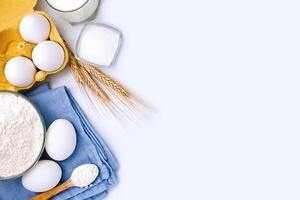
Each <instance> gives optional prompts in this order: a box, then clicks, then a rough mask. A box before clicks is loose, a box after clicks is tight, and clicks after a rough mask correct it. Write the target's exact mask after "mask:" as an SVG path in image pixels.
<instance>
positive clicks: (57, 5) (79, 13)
mask: <svg viewBox="0 0 300 200" xmlns="http://www.w3.org/2000/svg"><path fill="white" fill-rule="evenodd" d="M46 1H47V3H48V4H49V5H50V7H52V8H53V9H54V10H55V12H56V13H57V14H58V15H60V16H61V17H62V18H64V19H65V20H67V21H68V22H70V23H80V22H84V21H86V20H88V19H90V18H92V16H93V15H94V14H95V12H96V10H97V8H98V6H99V3H100V0H63V1H62V0H46Z"/></svg>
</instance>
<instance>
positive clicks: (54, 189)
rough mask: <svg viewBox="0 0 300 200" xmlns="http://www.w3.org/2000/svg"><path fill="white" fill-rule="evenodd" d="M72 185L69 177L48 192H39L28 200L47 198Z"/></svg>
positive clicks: (43, 199)
mask: <svg viewBox="0 0 300 200" xmlns="http://www.w3.org/2000/svg"><path fill="white" fill-rule="evenodd" d="M72 186H74V185H73V182H72V180H71V179H69V180H67V181H66V182H64V183H63V184H61V185H59V186H57V187H55V188H53V189H51V190H49V191H48V192H44V193H41V194H39V195H36V196H34V197H32V198H30V200H47V199H50V198H51V197H53V196H55V195H57V194H59V193H61V192H63V191H65V190H67V189H68V188H70V187H72Z"/></svg>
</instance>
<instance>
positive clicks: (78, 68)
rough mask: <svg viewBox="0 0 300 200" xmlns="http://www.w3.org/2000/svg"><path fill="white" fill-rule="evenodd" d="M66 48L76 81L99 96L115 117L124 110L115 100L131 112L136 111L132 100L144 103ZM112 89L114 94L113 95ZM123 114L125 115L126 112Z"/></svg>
mask: <svg viewBox="0 0 300 200" xmlns="http://www.w3.org/2000/svg"><path fill="white" fill-rule="evenodd" d="M67 49H68V52H69V57H70V67H71V70H72V72H73V74H74V76H75V79H76V81H77V82H78V83H79V84H80V85H82V86H83V88H84V89H85V88H88V89H89V90H90V91H91V92H92V93H94V94H95V95H96V96H97V97H99V98H100V99H101V102H102V103H104V105H105V106H106V107H107V108H108V109H109V110H110V111H111V113H112V114H113V115H114V116H115V117H117V118H118V115H117V113H119V112H124V110H123V109H122V108H120V107H119V106H118V104H117V103H116V102H114V101H116V100H117V101H119V102H120V103H122V105H123V106H125V108H127V109H126V110H127V112H128V111H130V112H132V113H136V111H137V110H136V109H137V108H135V106H134V103H133V102H132V100H135V102H139V103H140V104H142V105H146V104H144V103H143V101H140V100H139V99H138V98H136V97H135V96H134V95H133V94H132V93H131V92H129V91H128V90H127V89H126V88H125V87H124V86H122V85H121V84H120V83H119V82H117V81H116V80H114V79H113V78H112V77H110V76H109V75H107V74H105V73H104V72H102V71H101V70H100V69H98V68H96V67H95V66H92V65H89V64H87V63H84V62H82V61H80V60H78V59H76V57H75V56H74V54H73V52H72V51H71V49H70V47H69V46H67ZM112 91H113V93H114V94H115V95H113V93H112ZM110 95H112V96H110ZM111 97H114V98H111ZM123 114H125V115H126V116H127V113H126V112H125V113H123Z"/></svg>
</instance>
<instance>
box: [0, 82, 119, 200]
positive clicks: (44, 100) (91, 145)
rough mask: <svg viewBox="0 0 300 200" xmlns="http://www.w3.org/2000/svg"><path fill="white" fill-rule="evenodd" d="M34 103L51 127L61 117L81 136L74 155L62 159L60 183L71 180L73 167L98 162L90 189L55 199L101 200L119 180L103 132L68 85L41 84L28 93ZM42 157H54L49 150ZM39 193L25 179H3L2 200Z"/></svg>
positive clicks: (75, 190) (73, 190) (68, 192)
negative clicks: (97, 169) (81, 105)
mask: <svg viewBox="0 0 300 200" xmlns="http://www.w3.org/2000/svg"><path fill="white" fill-rule="evenodd" d="M27 95H28V97H29V98H30V100H31V101H32V103H34V104H35V105H36V106H37V108H38V109H39V110H40V112H41V114H42V116H43V117H44V120H45V124H46V126H47V127H49V126H50V124H51V123H52V122H54V121H55V120H57V119H66V120H68V121H70V122H71V123H72V124H73V126H74V128H75V130H76V135H77V144H76V148H75V151H74V152H73V154H72V155H71V156H70V157H68V158H67V159H66V160H63V161H58V162H57V163H58V164H59V165H60V167H61V169H62V178H61V180H60V183H63V182H65V181H66V180H68V179H69V178H70V176H71V174H72V171H73V169H75V168H76V167H78V166H79V165H82V164H88V163H91V164H95V165H97V167H98V168H99V172H100V173H99V176H98V177H97V179H96V180H95V181H94V182H93V184H92V186H90V187H88V188H77V187H73V188H70V189H68V190H66V191H64V192H62V193H60V194H58V195H57V196H55V197H53V198H52V199H51V200H67V199H68V200H81V199H85V200H93V199H97V200H101V199H104V198H105V197H106V196H107V194H108V191H109V189H110V188H111V187H113V186H114V185H115V184H116V183H117V176H116V172H117V169H118V164H117V161H116V159H115V157H114V156H113V154H112V153H111V151H110V150H109V148H108V147H107V145H106V144H105V143H104V141H103V140H102V139H101V137H100V136H99V134H98V133H97V132H95V130H94V129H93V128H92V126H91V124H90V123H89V122H88V120H87V118H86V117H85V115H84V113H83V112H82V110H81V108H80V107H79V105H78V103H77V102H76V100H75V99H74V98H73V96H72V95H71V93H70V92H69V90H68V89H67V88H66V87H59V88H56V89H50V88H49V86H48V85H47V84H45V85H41V86H39V87H37V88H36V89H35V90H33V91H31V92H30V93H28V94H27ZM42 160H51V158H50V157H49V156H48V155H47V153H46V151H45V152H44V154H43V156H42ZM34 195H36V193H34V192H31V191H29V190H27V189H25V188H24V187H23V186H22V182H21V178H18V179H16V180H9V181H0V200H24V199H29V198H30V197H32V196H34Z"/></svg>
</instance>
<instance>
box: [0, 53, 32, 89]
mask: <svg viewBox="0 0 300 200" xmlns="http://www.w3.org/2000/svg"><path fill="white" fill-rule="evenodd" d="M35 73H36V68H35V66H34V64H33V62H32V61H31V60H29V59H28V58H25V57H22V56H18V57H14V58H12V59H10V60H9V61H8V62H7V63H6V65H5V69H4V74H5V77H6V79H7V80H8V82H9V83H10V84H12V85H14V86H17V87H26V86H28V85H30V84H31V83H32V82H33V81H34V76H35Z"/></svg>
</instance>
